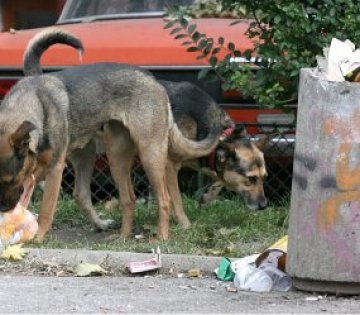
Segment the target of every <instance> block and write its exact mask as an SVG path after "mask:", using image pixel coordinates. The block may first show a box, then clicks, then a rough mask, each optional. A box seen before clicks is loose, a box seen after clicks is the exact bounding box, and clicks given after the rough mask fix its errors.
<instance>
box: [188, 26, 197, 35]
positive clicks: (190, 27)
mask: <svg viewBox="0 0 360 315" xmlns="http://www.w3.org/2000/svg"><path fill="white" fill-rule="evenodd" d="M195 29H196V25H195V24H191V25H190V26H189V27H188V32H189V33H190V34H192V33H193V32H194V31H195Z"/></svg>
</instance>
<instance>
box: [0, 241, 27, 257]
mask: <svg viewBox="0 0 360 315" xmlns="http://www.w3.org/2000/svg"><path fill="white" fill-rule="evenodd" d="M22 246H23V244H16V245H12V246H8V247H6V248H5V249H4V251H3V252H2V254H1V256H0V257H1V258H3V259H5V260H23V259H24V257H25V255H26V254H27V251H26V250H25V249H24V248H22Z"/></svg>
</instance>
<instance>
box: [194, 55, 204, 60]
mask: <svg viewBox="0 0 360 315" xmlns="http://www.w3.org/2000/svg"><path fill="white" fill-rule="evenodd" d="M204 58H206V56H204V55H200V56H197V57H196V60H201V59H204Z"/></svg>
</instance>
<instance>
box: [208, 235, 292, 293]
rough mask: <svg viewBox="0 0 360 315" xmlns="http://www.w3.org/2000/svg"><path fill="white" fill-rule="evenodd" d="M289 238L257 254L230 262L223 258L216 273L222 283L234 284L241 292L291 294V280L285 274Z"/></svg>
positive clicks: (282, 239)
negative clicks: (288, 292)
mask: <svg viewBox="0 0 360 315" xmlns="http://www.w3.org/2000/svg"><path fill="white" fill-rule="evenodd" d="M287 240H288V238H287V236H284V237H283V238H281V239H280V240H279V241H278V242H276V243H275V244H273V245H272V246H270V247H269V248H267V249H266V250H265V251H264V252H262V253H261V254H255V255H251V256H247V257H244V258H241V259H239V260H235V261H231V260H230V259H229V258H227V257H223V258H222V259H221V261H220V265H219V267H218V268H217V269H216V270H215V273H216V275H217V277H218V278H219V279H220V280H223V281H233V283H234V285H235V286H236V287H237V288H238V289H240V290H246V291H254V292H270V291H281V292H286V291H289V290H290V289H291V287H292V280H291V277H290V276H289V275H288V274H287V273H286V255H287Z"/></svg>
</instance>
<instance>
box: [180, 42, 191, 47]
mask: <svg viewBox="0 0 360 315" xmlns="http://www.w3.org/2000/svg"><path fill="white" fill-rule="evenodd" d="M192 44H193V42H189V41H187V42H183V43H182V44H181V45H182V46H189V45H192Z"/></svg>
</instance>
